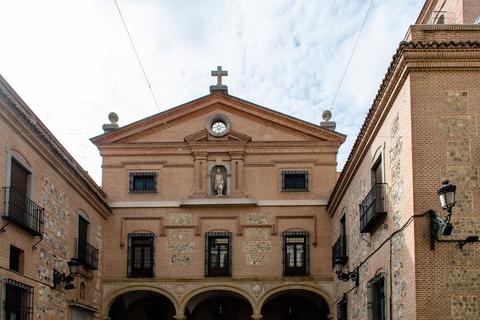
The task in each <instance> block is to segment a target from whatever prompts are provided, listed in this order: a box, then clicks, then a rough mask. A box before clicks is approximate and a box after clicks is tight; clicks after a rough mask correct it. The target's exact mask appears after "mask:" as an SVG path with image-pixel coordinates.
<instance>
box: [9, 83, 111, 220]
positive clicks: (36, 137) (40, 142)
mask: <svg viewBox="0 0 480 320" xmlns="http://www.w3.org/2000/svg"><path fill="white" fill-rule="evenodd" d="M0 101H1V102H3V104H4V105H5V106H6V108H4V111H6V112H7V114H5V115H6V116H8V118H9V119H10V121H12V122H13V123H15V124H16V125H18V126H20V127H21V128H23V130H22V131H23V134H24V135H28V138H29V139H31V140H32V141H34V142H35V143H32V146H33V147H35V148H43V149H44V150H45V151H46V152H47V154H49V157H45V158H46V159H48V160H49V161H51V162H52V161H53V160H56V164H55V165H53V167H55V168H58V167H62V168H63V169H64V170H63V174H66V175H67V176H68V178H66V179H67V181H70V182H71V183H72V182H73V181H71V179H72V178H73V179H74V180H75V181H76V182H77V184H74V185H76V188H77V190H78V191H80V193H82V194H84V196H86V199H89V201H90V202H92V204H94V206H95V207H97V208H99V209H100V212H101V214H102V215H103V216H104V217H107V216H108V215H110V213H111V210H110V208H109V207H108V205H107V203H106V201H105V197H106V195H105V193H104V192H103V190H102V189H100V187H98V186H97V184H96V183H95V182H94V181H93V180H92V178H90V176H88V174H87V173H86V172H85V171H84V170H83V169H82V168H81V166H80V165H79V164H78V163H77V162H76V161H75V159H74V158H73V157H72V156H71V155H70V154H69V153H68V151H66V150H65V148H64V147H63V146H62V145H61V144H60V142H58V140H57V139H56V138H55V137H54V136H53V134H52V133H51V132H50V131H49V130H48V129H47V128H46V127H45V126H44V125H43V123H42V122H41V121H40V119H38V118H37V117H36V115H35V114H34V113H33V112H32V111H31V110H30V108H28V106H26V105H25V103H24V102H23V101H22V100H21V99H20V98H19V97H18V95H17V94H16V93H15V91H14V90H13V89H12V88H11V87H10V86H9V85H8V83H7V82H6V81H5V79H3V78H2V77H1V76H0ZM52 156H53V159H52V158H51V157H52ZM78 187H80V189H78ZM81 189H83V191H81ZM89 195H90V196H89Z"/></svg>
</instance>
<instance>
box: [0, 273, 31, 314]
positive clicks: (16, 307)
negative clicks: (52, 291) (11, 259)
mask: <svg viewBox="0 0 480 320" xmlns="http://www.w3.org/2000/svg"><path fill="white" fill-rule="evenodd" d="M5 319H8V320H31V319H33V288H32V287H30V286H27V285H26V284H23V283H20V282H17V281H14V280H11V279H7V281H6V284H5Z"/></svg>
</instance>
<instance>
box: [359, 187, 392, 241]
mask: <svg viewBox="0 0 480 320" xmlns="http://www.w3.org/2000/svg"><path fill="white" fill-rule="evenodd" d="M386 186H387V184H386V183H376V184H375V185H374V186H373V188H372V189H371V190H370V192H369V193H368V194H367V196H366V197H365V199H364V200H363V202H362V204H361V205H360V232H361V233H366V232H371V231H372V229H373V228H374V227H375V226H376V225H377V223H378V222H379V221H380V220H382V219H383V218H384V217H385V215H386V214H387V209H386V206H385V194H386Z"/></svg>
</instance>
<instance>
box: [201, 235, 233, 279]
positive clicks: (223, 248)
mask: <svg viewBox="0 0 480 320" xmlns="http://www.w3.org/2000/svg"><path fill="white" fill-rule="evenodd" d="M205 249H206V255H205V256H206V261H205V264H206V266H205V267H206V268H205V269H206V270H205V271H206V272H205V275H206V276H207V277H230V276H231V275H232V271H231V267H230V266H231V254H230V253H231V233H229V232H209V233H207V234H205Z"/></svg>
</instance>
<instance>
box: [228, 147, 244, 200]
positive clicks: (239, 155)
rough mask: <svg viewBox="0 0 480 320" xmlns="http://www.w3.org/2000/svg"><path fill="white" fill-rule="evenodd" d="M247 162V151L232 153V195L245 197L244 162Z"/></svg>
mask: <svg viewBox="0 0 480 320" xmlns="http://www.w3.org/2000/svg"><path fill="white" fill-rule="evenodd" d="M244 162H245V152H231V153H230V167H231V168H230V170H231V173H232V174H231V177H232V183H231V191H232V192H231V195H232V196H235V197H239V198H240V197H244V196H245V194H244V192H243V190H244V189H243V181H244V179H243V177H244V174H243V164H244Z"/></svg>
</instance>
